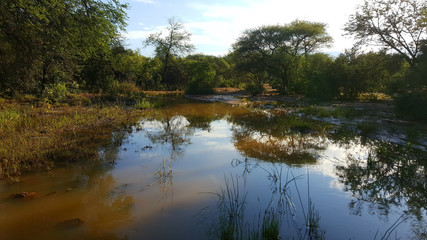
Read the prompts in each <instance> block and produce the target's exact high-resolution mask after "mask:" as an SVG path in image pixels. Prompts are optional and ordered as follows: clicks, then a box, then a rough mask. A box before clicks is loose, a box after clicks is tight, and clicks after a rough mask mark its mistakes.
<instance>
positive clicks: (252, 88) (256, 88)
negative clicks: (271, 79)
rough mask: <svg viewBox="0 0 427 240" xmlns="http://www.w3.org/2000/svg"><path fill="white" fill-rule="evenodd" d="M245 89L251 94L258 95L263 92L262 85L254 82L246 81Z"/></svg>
mask: <svg viewBox="0 0 427 240" xmlns="http://www.w3.org/2000/svg"><path fill="white" fill-rule="evenodd" d="M245 90H246V91H247V92H248V93H250V94H251V95H258V94H261V93H263V92H264V85H263V84H259V83H256V82H253V83H248V84H247V85H246V86H245Z"/></svg>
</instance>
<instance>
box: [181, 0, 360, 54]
mask: <svg viewBox="0 0 427 240" xmlns="http://www.w3.org/2000/svg"><path fill="white" fill-rule="evenodd" d="M362 1H363V0H353V1H345V3H343V1H342V0H324V1H318V0H299V1H293V0H292V1H289V0H285V1H284V0H265V1H251V2H249V3H248V4H247V5H245V6H221V5H207V4H188V6H189V7H191V8H193V9H195V10H197V11H200V12H201V13H202V15H203V16H204V17H205V18H206V19H207V20H205V21H197V22H196V21H193V22H189V23H188V24H186V26H187V27H188V29H189V30H190V31H191V32H193V41H194V43H195V44H215V45H218V46H228V48H230V47H231V44H232V43H234V42H235V41H236V39H237V38H238V37H239V35H240V34H241V33H242V32H243V31H244V30H246V29H250V28H254V27H258V26H262V25H272V24H284V23H289V22H291V21H293V20H295V19H299V20H307V21H315V22H323V23H326V24H328V29H327V31H328V32H329V34H330V35H331V36H332V37H333V38H334V44H333V47H332V48H330V49H329V50H328V51H343V50H344V48H349V47H351V46H352V40H351V39H347V38H345V37H343V36H342V35H343V33H344V32H343V30H342V28H343V27H344V24H345V22H346V21H347V19H348V17H349V15H350V14H352V13H353V12H354V11H355V6H356V4H360V3H362Z"/></svg>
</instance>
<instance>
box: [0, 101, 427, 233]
mask: <svg viewBox="0 0 427 240" xmlns="http://www.w3.org/2000/svg"><path fill="white" fill-rule="evenodd" d="M99 151H100V152H99V153H100V156H101V158H100V159H99V160H96V161H93V160H89V159H88V160H85V159H82V161H81V162H79V163H64V164H62V165H61V166H58V167H57V168H55V169H52V170H51V171H49V172H37V173H33V174H30V175H27V176H25V177H23V178H22V179H21V181H20V182H19V183H14V184H8V183H2V184H1V185H0V212H1V214H0V236H1V237H0V238H1V239H257V238H258V239H261V238H264V239H275V236H277V233H278V234H279V236H280V239H387V238H390V239H408V238H414V239H423V238H424V239H425V237H426V236H427V231H426V229H427V221H426V217H427V214H426V206H427V198H426V192H427V181H426V165H427V163H426V158H425V157H426V153H425V152H422V151H421V150H414V149H412V148H410V147H408V146H399V145H396V144H393V143H390V142H387V141H377V140H372V139H369V138H367V137H363V136H359V135H357V134H354V133H351V132H347V131H346V130H345V129H341V128H340V127H337V126H333V127H331V126H328V125H326V124H324V123H320V122H315V121H314V120H303V119H300V118H298V117H295V116H289V115H287V114H286V113H284V112H279V111H265V110H255V109H248V108H242V107H233V106H231V105H226V104H221V103H200V102H194V101H183V102H179V103H178V102H176V103H171V104H168V105H167V106H165V107H163V108H161V109H159V110H158V111H156V112H155V113H153V115H152V116H151V117H150V118H147V119H141V121H140V122H139V123H137V124H136V125H134V126H132V127H125V128H124V129H123V130H122V131H117V132H115V133H114V139H112V144H111V146H108V147H105V146H104V147H102V148H100V150H99ZM16 193H21V195H19V194H16ZM22 193H25V194H27V195H25V194H24V195H22ZM13 194H15V195H13ZM271 236H273V237H271Z"/></svg>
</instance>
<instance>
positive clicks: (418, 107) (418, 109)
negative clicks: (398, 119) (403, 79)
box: [394, 92, 427, 120]
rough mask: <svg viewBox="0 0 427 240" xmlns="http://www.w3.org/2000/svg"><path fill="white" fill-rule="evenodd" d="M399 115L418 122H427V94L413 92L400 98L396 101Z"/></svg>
mask: <svg viewBox="0 0 427 240" xmlns="http://www.w3.org/2000/svg"><path fill="white" fill-rule="evenodd" d="M394 104H395V108H396V111H397V113H398V114H400V115H402V116H407V117H410V118H414V119H417V120H427V93H426V92H412V93H408V94H405V95H402V96H400V97H397V98H396V99H395V101H394Z"/></svg>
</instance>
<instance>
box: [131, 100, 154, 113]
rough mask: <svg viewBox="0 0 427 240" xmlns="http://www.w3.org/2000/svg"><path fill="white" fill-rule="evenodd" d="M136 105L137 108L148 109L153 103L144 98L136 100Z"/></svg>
mask: <svg viewBox="0 0 427 240" xmlns="http://www.w3.org/2000/svg"><path fill="white" fill-rule="evenodd" d="M134 107H135V108H136V109H141V110H142V109H147V108H151V104H150V102H149V101H147V100H146V99H145V98H143V99H142V100H136V101H135V104H134Z"/></svg>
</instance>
